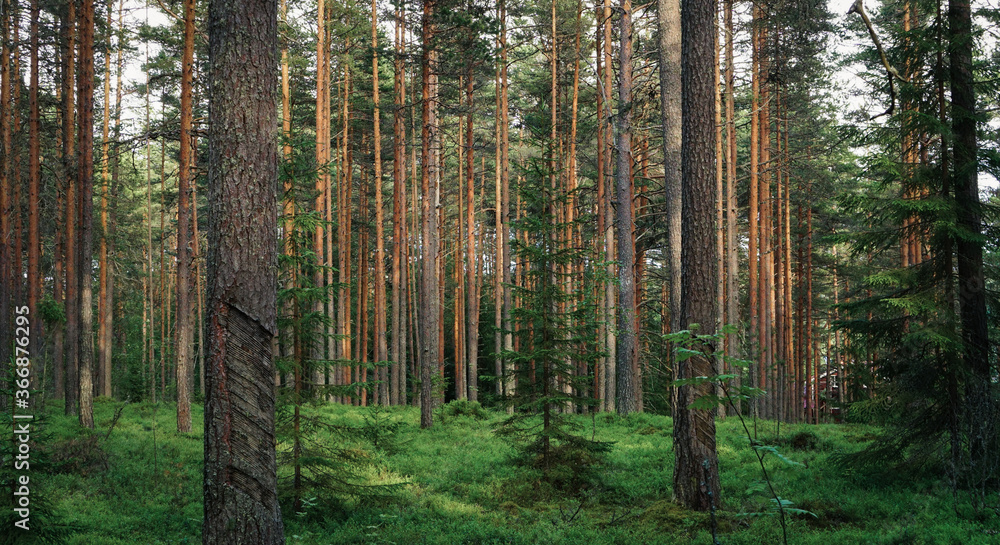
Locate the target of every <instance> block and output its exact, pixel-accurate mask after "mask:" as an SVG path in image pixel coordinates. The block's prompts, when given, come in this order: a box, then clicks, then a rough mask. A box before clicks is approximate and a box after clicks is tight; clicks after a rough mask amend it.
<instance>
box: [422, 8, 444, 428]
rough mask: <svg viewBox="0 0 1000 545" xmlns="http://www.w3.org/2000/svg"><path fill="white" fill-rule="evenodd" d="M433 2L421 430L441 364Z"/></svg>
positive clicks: (426, 108)
mask: <svg viewBox="0 0 1000 545" xmlns="http://www.w3.org/2000/svg"><path fill="white" fill-rule="evenodd" d="M435 7H436V3H435V1H434V0H426V1H425V2H424V12H423V20H422V37H423V54H422V58H421V94H422V103H423V104H422V113H421V126H422V130H421V153H420V164H421V169H420V184H421V197H422V200H421V217H422V221H423V229H422V234H423V240H422V244H421V256H420V257H421V278H420V324H419V325H420V339H421V342H422V346H421V352H420V355H421V357H420V427H421V428H429V427H431V424H432V420H431V409H432V408H433V402H434V399H433V395H432V393H433V387H432V378H431V375H432V370H433V369H434V367H435V366H436V365H437V361H438V350H439V346H438V323H437V322H438V281H439V279H438V274H437V272H438V271H437V258H438V255H437V254H438V243H439V240H438V224H437V223H438V220H437V215H438V204H439V199H438V184H437V176H438V174H437V163H436V161H435V160H436V158H437V150H435V149H434V145H435V143H436V142H437V140H438V137H437V131H438V126H437V105H436V103H437V95H436V91H437V86H436V75H435V74H433V72H434V70H435V68H436V67H435V66H434V65H435V61H436V57H437V52H436V50H435V49H434V45H433V40H434V33H435V28H434V27H435V25H434V17H435V12H434V9H435Z"/></svg>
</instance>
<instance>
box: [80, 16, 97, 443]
mask: <svg viewBox="0 0 1000 545" xmlns="http://www.w3.org/2000/svg"><path fill="white" fill-rule="evenodd" d="M79 16H80V21H79V29H80V77H79V79H78V80H77V101H78V104H79V106H78V110H79V112H78V119H77V121H78V123H79V127H80V130H79V133H78V136H79V139H80V140H79V148H80V149H79V153H78V158H79V161H78V167H77V168H78V172H77V180H78V183H79V186H80V191H79V194H78V195H77V198H78V201H79V213H80V229H79V231H78V233H79V252H80V255H79V261H78V265H79V267H78V271H77V272H78V280H77V281H78V282H79V284H78V285H79V290H80V291H79V293H80V307H79V311H80V338H79V354H80V425H81V426H84V427H86V428H93V427H94V407H93V400H94V382H93V363H94V336H93V331H94V327H93V326H94V309H93V306H92V303H93V294H94V290H93V282H92V281H91V280H92V270H93V269H92V267H91V266H90V263H91V261H92V258H93V255H94V250H93V224H94V222H93V211H94V204H93V202H94V199H93V197H94V1H93V0H82V2H81V3H80V13H79Z"/></svg>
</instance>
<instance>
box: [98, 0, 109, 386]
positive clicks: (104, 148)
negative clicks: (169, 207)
mask: <svg viewBox="0 0 1000 545" xmlns="http://www.w3.org/2000/svg"><path fill="white" fill-rule="evenodd" d="M107 12H108V13H107V15H108V18H107V28H109V29H110V28H112V26H111V12H112V11H111V5H110V3H109V4H108V9H107ZM107 40H108V41H107V43H106V44H105V49H104V120H103V121H104V123H103V125H102V130H101V237H100V246H99V247H98V259H97V261H98V263H99V265H98V269H99V277H98V281H97V285H98V292H97V393H98V395H102V396H108V397H110V396H111V315H112V312H111V311H112V309H111V306H110V305H109V304H108V303H109V301H110V299H109V293H108V289H109V287H110V286H109V285H108V281H109V279H110V276H111V275H110V271H108V263H109V260H108V243H109V242H110V231H109V224H108V219H109V217H108V199H109V197H110V191H111V187H110V186H111V184H110V182H111V180H110V177H111V176H110V172H109V165H108V162H109V161H108V157H109V151H110V150H109V148H110V145H111V142H110V139H109V133H110V128H111V34H110V32H109V33H108V36H107Z"/></svg>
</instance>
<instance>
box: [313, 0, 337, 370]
mask: <svg viewBox="0 0 1000 545" xmlns="http://www.w3.org/2000/svg"><path fill="white" fill-rule="evenodd" d="M316 10H317V11H316V19H317V21H316V168H317V169H319V175H318V176H316V187H315V191H316V201H315V203H314V205H313V211H314V212H315V213H316V216H317V218H323V217H324V212H325V199H324V197H325V196H326V194H327V192H328V191H329V188H330V172H329V170H328V168H329V163H330V134H329V130H330V112H329V107H330V100H329V94H328V93H327V90H326V88H327V86H329V84H330V75H329V73H328V72H327V61H326V7H325V2H324V0H318V7H317V8H316ZM323 235H324V229H323V224H322V223H321V222H317V223H316V227H315V228H314V232H313V254H315V256H314V259H315V260H316V265H317V267H316V269H315V271H314V272H313V279H312V280H313V286H314V287H316V288H320V287H322V286H323V279H324V275H323V270H322V268H320V267H319V265H323V264H325V263H326V260H325V258H324V252H323V250H324V245H323V242H324V237H323ZM323 299H324V298H317V299H316V300H315V302H314V303H313V312H315V313H317V314H322V313H323V310H324V309H323ZM322 330H323V326H322V325H320V326H317V331H316V332H315V333H316V335H317V336H319V335H320V334H321V333H323V331H322ZM323 348H324V342H323V341H322V340H321V339H316V340H314V341H313V342H312V347H311V350H310V358H311V359H313V360H320V359H324V354H323ZM330 357H331V358H333V354H331V355H330ZM310 380H311V382H312V384H313V385H314V386H321V385H323V384H324V383H325V382H326V379H325V373H324V370H323V367H322V366H320V365H314V366H313V368H312V374H311V377H310Z"/></svg>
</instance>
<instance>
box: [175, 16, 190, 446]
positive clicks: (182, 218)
mask: <svg viewBox="0 0 1000 545" xmlns="http://www.w3.org/2000/svg"><path fill="white" fill-rule="evenodd" d="M194 15H195V0H185V2H184V52H183V57H182V59H181V135H180V137H181V149H180V165H179V168H178V176H177V180H178V181H177V316H176V320H177V325H176V326H175V330H174V334H175V335H176V348H175V349H174V352H175V356H176V358H177V431H179V432H182V433H186V432H189V431H191V393H192V390H194V373H193V372H192V371H193V369H194V367H193V362H192V353H193V347H194V345H193V343H194V323H193V320H192V319H193V318H194V315H193V314H192V313H191V247H190V241H191V216H190V209H191V203H190V195H189V193H190V190H191V173H192V169H191V157H192V150H191V121H192V118H193V117H194V114H193V111H192V107H191V103H192V94H193V90H192V87H193V82H194V30H195V29H194Z"/></svg>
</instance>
